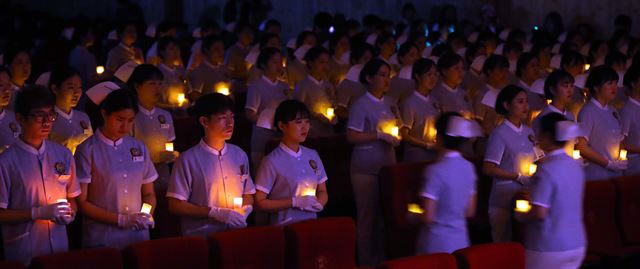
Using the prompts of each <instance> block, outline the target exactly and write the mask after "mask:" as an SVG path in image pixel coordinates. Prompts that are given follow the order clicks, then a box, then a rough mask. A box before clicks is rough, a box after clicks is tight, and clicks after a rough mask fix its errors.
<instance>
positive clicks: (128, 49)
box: [118, 42, 133, 51]
mask: <svg viewBox="0 0 640 269" xmlns="http://www.w3.org/2000/svg"><path fill="white" fill-rule="evenodd" d="M118 45H119V46H120V47H122V48H123V49H125V50H127V51H132V50H133V46H131V47H129V46H127V45H125V44H124V43H122V42H120V43H119V44H118Z"/></svg>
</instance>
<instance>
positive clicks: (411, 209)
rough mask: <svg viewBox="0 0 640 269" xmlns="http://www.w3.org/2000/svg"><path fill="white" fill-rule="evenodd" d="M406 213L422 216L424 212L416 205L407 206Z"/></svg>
mask: <svg viewBox="0 0 640 269" xmlns="http://www.w3.org/2000/svg"><path fill="white" fill-rule="evenodd" d="M407 211H409V212H411V213H415V214H423V213H424V210H422V208H421V207H420V206H419V205H418V204H408V205H407Z"/></svg>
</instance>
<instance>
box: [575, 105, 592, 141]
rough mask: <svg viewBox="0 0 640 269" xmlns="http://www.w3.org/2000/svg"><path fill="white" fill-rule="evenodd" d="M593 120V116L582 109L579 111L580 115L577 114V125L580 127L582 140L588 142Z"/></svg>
mask: <svg viewBox="0 0 640 269" xmlns="http://www.w3.org/2000/svg"><path fill="white" fill-rule="evenodd" d="M593 120H594V119H593V116H592V115H591V114H590V113H589V111H587V110H585V109H584V108H583V109H582V110H580V113H578V125H579V126H580V131H581V133H582V137H584V139H586V140H589V137H590V136H591V133H592V132H593V127H594V122H593Z"/></svg>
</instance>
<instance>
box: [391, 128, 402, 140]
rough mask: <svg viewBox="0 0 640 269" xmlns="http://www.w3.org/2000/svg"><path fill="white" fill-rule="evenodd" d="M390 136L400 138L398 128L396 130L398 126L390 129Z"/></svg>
mask: <svg viewBox="0 0 640 269" xmlns="http://www.w3.org/2000/svg"><path fill="white" fill-rule="evenodd" d="M391 135H393V136H395V137H400V128H398V126H393V127H391Z"/></svg>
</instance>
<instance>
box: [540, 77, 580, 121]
mask: <svg viewBox="0 0 640 269" xmlns="http://www.w3.org/2000/svg"><path fill="white" fill-rule="evenodd" d="M573 83H574V79H573V77H572V76H571V74H569V73H568V72H567V71H564V70H560V69H559V70H555V71H553V72H551V74H550V75H549V76H548V77H547V79H546V80H545V81H544V95H545V98H546V99H547V100H551V103H550V104H549V105H548V106H546V107H545V108H544V109H543V110H542V111H541V112H540V114H538V117H537V118H535V119H534V120H533V122H532V124H531V127H532V128H533V130H534V131H535V133H536V134H538V133H539V132H540V120H539V118H541V117H542V116H544V115H546V114H549V113H553V112H555V113H560V114H562V115H563V116H564V117H565V118H566V119H567V120H570V121H576V116H575V115H573V113H571V111H569V109H568V106H569V104H570V103H571V98H572V97H573V91H574V89H575V88H574V87H573Z"/></svg>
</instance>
